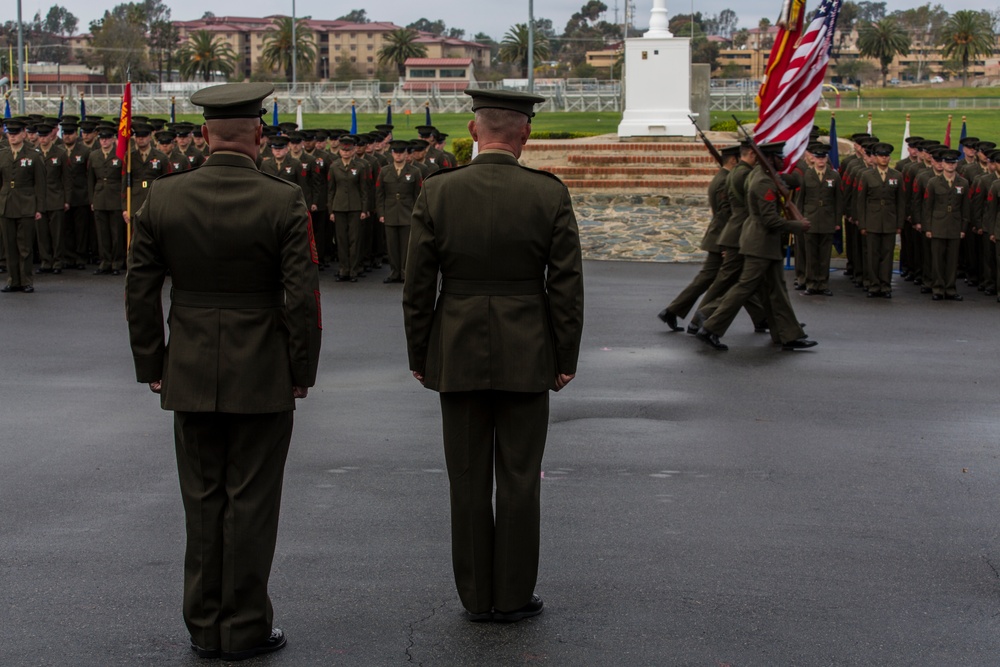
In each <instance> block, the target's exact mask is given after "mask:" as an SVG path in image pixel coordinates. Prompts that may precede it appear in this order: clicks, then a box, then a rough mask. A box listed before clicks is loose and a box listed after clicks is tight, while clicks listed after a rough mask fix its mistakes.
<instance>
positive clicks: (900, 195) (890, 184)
mask: <svg viewBox="0 0 1000 667" xmlns="http://www.w3.org/2000/svg"><path fill="white" fill-rule="evenodd" d="M806 217H808V216H806ZM905 220H906V185H905V184H904V182H903V174H902V173H900V172H898V171H896V170H895V169H892V168H889V169H888V170H886V173H885V182H883V181H882V176H881V174H879V171H878V169H866V170H865V171H864V172H862V173H861V175H860V177H859V179H858V226H859V227H860V228H861V229H864V230H866V231H869V232H872V233H874V234H895V233H896V230H897V229H902V228H903V222H904V221H905Z"/></svg>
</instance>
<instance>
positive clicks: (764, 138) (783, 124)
mask: <svg viewBox="0 0 1000 667" xmlns="http://www.w3.org/2000/svg"><path fill="white" fill-rule="evenodd" d="M789 2H790V3H791V4H789ZM841 2H842V0H822V2H821V3H820V5H819V8H817V9H816V13H815V14H814V15H813V18H812V21H810V23H809V25H808V26H807V27H806V28H805V30H803V29H802V14H803V12H804V10H805V3H804V2H802V0H786V6H785V8H784V9H783V10H782V19H781V20H782V22H783V23H784V26H783V27H782V29H781V30H780V31H779V32H778V37H777V38H776V39H775V44H774V48H773V49H771V57H770V59H769V60H768V65H767V75H766V77H765V78H764V81H763V83H761V88H760V92H759V93H758V99H759V101H760V111H759V113H758V117H757V125H756V127H754V140H755V141H756V142H757V143H758V144H763V143H770V142H775V141H783V142H785V168H784V169H783V170H782V171H783V172H785V173H787V172H788V171H790V170H791V169H792V167H793V166H794V165H795V163H796V162H798V160H799V158H801V157H802V154H803V153H804V152H805V150H806V145H807V144H808V143H809V132H810V130H812V126H813V119H814V117H815V115H816V105H817V104H818V103H819V100H820V98H821V97H822V90H823V77H824V76H825V75H826V64H827V62H829V60H830V47H831V45H832V43H833V31H834V28H835V27H836V25H837V15H838V14H839V13H840V5H841Z"/></svg>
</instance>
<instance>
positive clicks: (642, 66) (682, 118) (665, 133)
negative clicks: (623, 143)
mask: <svg viewBox="0 0 1000 667" xmlns="http://www.w3.org/2000/svg"><path fill="white" fill-rule="evenodd" d="M690 43H691V40H690V39H688V38H686V37H668V38H662V37H655V38H650V37H638V38H634V39H628V40H625V112H624V113H623V114H622V121H621V124H619V125H618V136H619V138H625V137H693V136H695V130H694V125H692V124H691V121H690V120H689V119H688V117H687V116H688V114H690V113H691V109H690V104H691V44H690Z"/></svg>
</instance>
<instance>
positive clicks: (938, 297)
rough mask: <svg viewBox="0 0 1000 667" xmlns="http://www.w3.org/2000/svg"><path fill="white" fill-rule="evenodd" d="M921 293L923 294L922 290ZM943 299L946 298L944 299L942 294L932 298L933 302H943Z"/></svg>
mask: <svg viewBox="0 0 1000 667" xmlns="http://www.w3.org/2000/svg"><path fill="white" fill-rule="evenodd" d="M920 291H921V292H922V291H923V290H920ZM943 299H944V297H943V296H941V295H940V294H935V295H933V296H932V297H931V301H941V300H943Z"/></svg>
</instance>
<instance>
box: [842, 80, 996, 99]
mask: <svg viewBox="0 0 1000 667" xmlns="http://www.w3.org/2000/svg"><path fill="white" fill-rule="evenodd" d="M861 95H862V97H863V98H869V97H886V98H893V99H899V98H904V99H920V98H924V99H946V98H950V97H956V98H963V97H981V98H987V97H991V98H996V97H1000V86H983V87H976V86H967V87H965V88H962V87H961V86H954V85H951V84H943V83H939V84H937V85H933V86H886V87H885V88H883V87H882V86H881V85H879V86H875V87H872V86H865V87H864V88H862V90H861ZM855 96H856V93H850V92H847V93H841V99H844V100H849V99H854V97H855Z"/></svg>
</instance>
